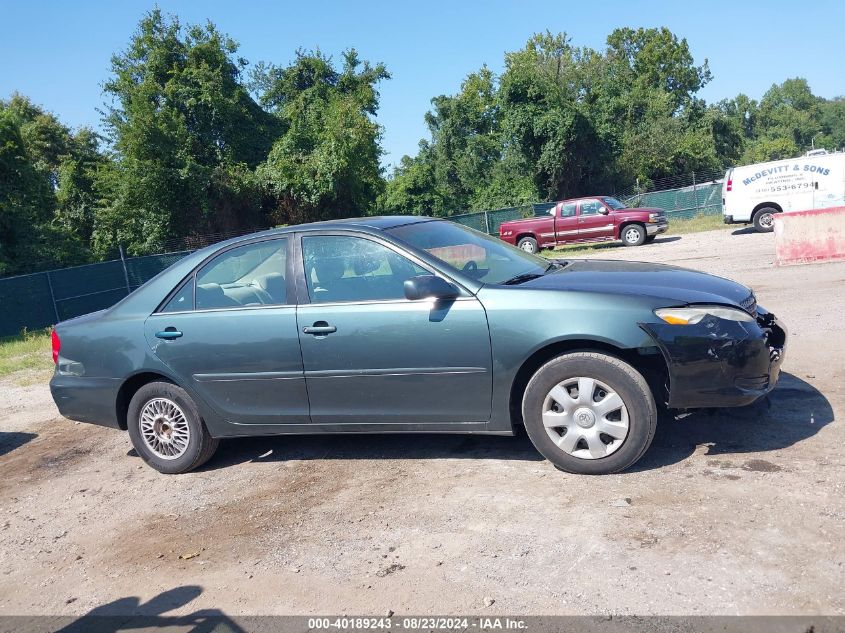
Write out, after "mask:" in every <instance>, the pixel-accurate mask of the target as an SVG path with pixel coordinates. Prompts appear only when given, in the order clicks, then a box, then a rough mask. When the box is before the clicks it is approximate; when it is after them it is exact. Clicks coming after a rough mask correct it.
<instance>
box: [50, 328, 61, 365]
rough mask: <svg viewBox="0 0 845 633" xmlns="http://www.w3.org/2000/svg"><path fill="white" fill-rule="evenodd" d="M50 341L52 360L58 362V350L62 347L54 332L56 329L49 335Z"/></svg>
mask: <svg viewBox="0 0 845 633" xmlns="http://www.w3.org/2000/svg"><path fill="white" fill-rule="evenodd" d="M50 341H51V342H52V343H53V362H54V363H58V362H59V350H60V349H62V342H61V340H59V335H58V334H56V330H53V333H52V334H51V335H50Z"/></svg>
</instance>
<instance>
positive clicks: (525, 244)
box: [517, 237, 540, 253]
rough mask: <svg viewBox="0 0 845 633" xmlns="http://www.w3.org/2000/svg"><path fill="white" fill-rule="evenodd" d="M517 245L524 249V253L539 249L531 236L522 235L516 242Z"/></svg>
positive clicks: (534, 251)
mask: <svg viewBox="0 0 845 633" xmlns="http://www.w3.org/2000/svg"><path fill="white" fill-rule="evenodd" d="M517 247H519V248H521V249H522V250H524V251H525V252H526V253H536V252H537V251H539V250H540V245H539V244H537V240H535V239H534V238H533V237H523V238H522V239H521V240H519V242H517Z"/></svg>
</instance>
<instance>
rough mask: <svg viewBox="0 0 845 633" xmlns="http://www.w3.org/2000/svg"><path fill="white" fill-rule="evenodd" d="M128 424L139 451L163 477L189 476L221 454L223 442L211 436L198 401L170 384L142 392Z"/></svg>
mask: <svg viewBox="0 0 845 633" xmlns="http://www.w3.org/2000/svg"><path fill="white" fill-rule="evenodd" d="M126 420H127V428H128V430H129V438H130V439H131V440H132V445H133V446H134V447H135V450H136V451H137V453H138V454H139V455H140V456H141V458H142V459H143V460H144V461H145V462H147V464H149V465H150V466H152V467H153V468H155V469H156V470H157V471H158V472H160V473H165V474H177V473H186V472H188V471H189V470H193V469H194V468H198V467H199V466H201V465H202V464H204V463H205V462H207V461H208V460H209V459H211V456H212V455H214V451H216V450H217V445H218V443H219V440H217V439H216V438H213V437H211V435H210V434H209V433H208V429H206V428H205V424H203V421H202V418H200V414H199V411H198V410H197V407H196V404H194V401H193V400H192V399H191V397H190V396H189V395H188V394H187V393H186V392H185V390H184V389H182V388H181V387H178V386H176V385H174V384H172V383H169V382H150V383H147V384H146V385H144V386H143V387H141V388H140V389H138V391H137V392H136V393H135V395H134V396H133V397H132V400H131V401H130V402H129V410H128V411H127V414H126Z"/></svg>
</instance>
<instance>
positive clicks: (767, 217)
mask: <svg viewBox="0 0 845 633" xmlns="http://www.w3.org/2000/svg"><path fill="white" fill-rule="evenodd" d="M774 223H775V216H773V215H772V214H771V213H764V214H763V215H761V216H760V226H764V227H766V228H769V227H770V226H772V225H773V224H774Z"/></svg>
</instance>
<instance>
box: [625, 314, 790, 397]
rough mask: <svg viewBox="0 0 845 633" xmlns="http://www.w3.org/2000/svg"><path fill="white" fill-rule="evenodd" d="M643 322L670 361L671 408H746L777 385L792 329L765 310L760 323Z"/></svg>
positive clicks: (714, 319)
mask: <svg viewBox="0 0 845 633" xmlns="http://www.w3.org/2000/svg"><path fill="white" fill-rule="evenodd" d="M640 326H641V327H642V328H643V330H645V331H646V332H647V333H648V334H649V336H651V337H652V338H653V339H654V341H655V342H656V343H657V346H658V347H659V348H660V351H661V352H662V353H663V357H664V358H665V359H666V365H667V367H668V371H669V393H668V403H667V404H668V406H669V407H670V408H673V409H693V408H702V407H708V408H709V407H741V406H744V405H747V404H751V403H752V402H754V401H755V400H757V399H758V398H760V397H762V396H764V395H766V394H767V393H768V392H769V391H771V390H772V389H773V388H774V386H775V384H776V383H777V380H778V377H779V375H780V368H781V365H782V364H783V359H784V354H785V349H786V338H787V332H786V328H785V326H784V325H783V324H782V323H780V322H779V321H778V320H777V318H775V316H774V315H773V314H771V313H770V312H767V311H766V310H764V309H763V308H760V307H758V309H757V320H756V322H755V323H743V322H739V321H729V320H726V319H720V318H717V317H712V316H708V317H707V318H704V319H702V320H701V321H700V322H698V323H696V324H695V325H671V324H669V323H642V324H640Z"/></svg>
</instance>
